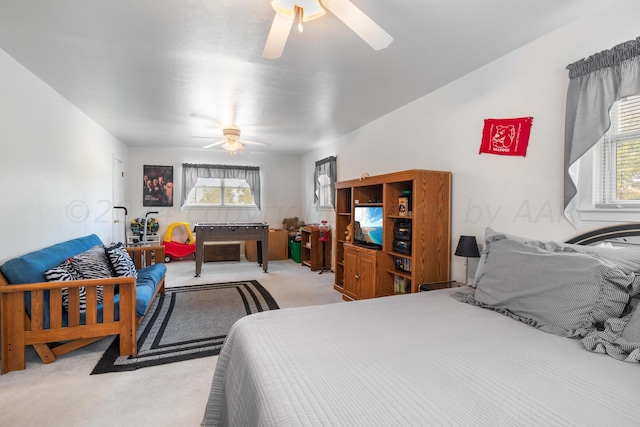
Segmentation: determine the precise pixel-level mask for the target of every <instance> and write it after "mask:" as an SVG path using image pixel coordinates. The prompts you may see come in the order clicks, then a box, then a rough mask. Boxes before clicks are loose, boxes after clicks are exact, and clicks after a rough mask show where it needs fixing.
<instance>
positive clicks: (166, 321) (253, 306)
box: [91, 280, 278, 375]
mask: <svg viewBox="0 0 640 427" xmlns="http://www.w3.org/2000/svg"><path fill="white" fill-rule="evenodd" d="M275 309H278V304H277V303H276V301H275V300H274V299H273V297H272V296H271V294H269V292H268V291H267V290H266V289H265V288H264V287H263V286H262V285H260V283H258V282H257V281H255V280H249V281H243V282H228V283H214V284H209V285H194V286H181V287H176V288H167V289H166V292H165V295H159V296H158V297H157V298H156V299H155V301H154V303H153V305H152V306H151V308H150V309H149V311H148V313H147V315H146V316H145V318H144V319H143V321H142V323H141V324H140V325H138V334H137V335H138V355H137V356H136V357H130V356H124V357H121V356H120V349H119V340H118V337H117V336H116V337H115V339H114V341H113V343H112V344H111V345H110V346H109V348H108V349H107V350H106V351H105V353H104V355H103V356H102V358H101V359H100V361H99V362H98V364H97V365H96V367H95V368H94V369H93V371H92V372H91V374H92V375H93V374H103V373H107V372H122V371H133V370H136V369H140V368H145V367H148V366H157V365H163V364H166V363H172V362H179V361H182V360H189V359H195V358H199V357H206V356H213V355H217V354H218V353H220V349H221V348H222V344H223V343H224V340H225V338H226V337H227V333H228V332H229V329H230V328H231V325H233V324H234V323H235V322H236V321H237V320H238V319H240V318H242V317H244V316H247V315H250V314H253V313H257V312H260V311H266V310H275Z"/></svg>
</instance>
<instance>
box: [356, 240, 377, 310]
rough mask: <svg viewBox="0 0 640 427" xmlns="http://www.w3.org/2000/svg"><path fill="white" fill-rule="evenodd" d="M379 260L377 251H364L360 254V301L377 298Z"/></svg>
mask: <svg viewBox="0 0 640 427" xmlns="http://www.w3.org/2000/svg"><path fill="white" fill-rule="evenodd" d="M377 259H378V257H377V253H376V252H375V251H364V252H362V253H361V254H360V266H359V273H360V279H359V282H360V289H359V295H358V299H365V298H375V296H376V283H377V277H378V274H377Z"/></svg>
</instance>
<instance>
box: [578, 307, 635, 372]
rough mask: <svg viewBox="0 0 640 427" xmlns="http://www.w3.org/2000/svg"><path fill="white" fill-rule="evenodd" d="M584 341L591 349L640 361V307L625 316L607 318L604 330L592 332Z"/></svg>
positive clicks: (621, 358) (588, 348)
mask: <svg viewBox="0 0 640 427" xmlns="http://www.w3.org/2000/svg"><path fill="white" fill-rule="evenodd" d="M582 343H583V344H584V347H585V348H586V349H587V350H589V351H593V352H596V353H606V354H608V355H610V356H611V357H615V358H616V359H618V360H624V361H625V362H636V363H640V308H638V306H636V307H635V308H634V309H633V311H632V312H631V313H630V314H629V315H627V316H625V317H623V318H620V319H609V320H607V322H606V324H605V328H604V330H603V331H594V332H591V333H590V334H589V335H587V336H586V337H584V338H583V339H582Z"/></svg>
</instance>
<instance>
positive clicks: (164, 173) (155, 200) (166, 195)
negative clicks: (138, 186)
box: [142, 165, 173, 207]
mask: <svg viewBox="0 0 640 427" xmlns="http://www.w3.org/2000/svg"><path fill="white" fill-rule="evenodd" d="M142 206H161V207H170V206H173V166H157V165H144V166H143V174H142Z"/></svg>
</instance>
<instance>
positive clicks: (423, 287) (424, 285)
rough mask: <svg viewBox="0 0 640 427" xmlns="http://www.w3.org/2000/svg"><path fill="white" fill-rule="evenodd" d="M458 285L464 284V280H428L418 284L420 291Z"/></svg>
mask: <svg viewBox="0 0 640 427" xmlns="http://www.w3.org/2000/svg"><path fill="white" fill-rule="evenodd" d="M458 286H464V283H462V282H456V281H455V280H444V281H442V282H427V283H421V284H420V286H418V292H426V291H432V290H435V289H443V288H457V287H458Z"/></svg>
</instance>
